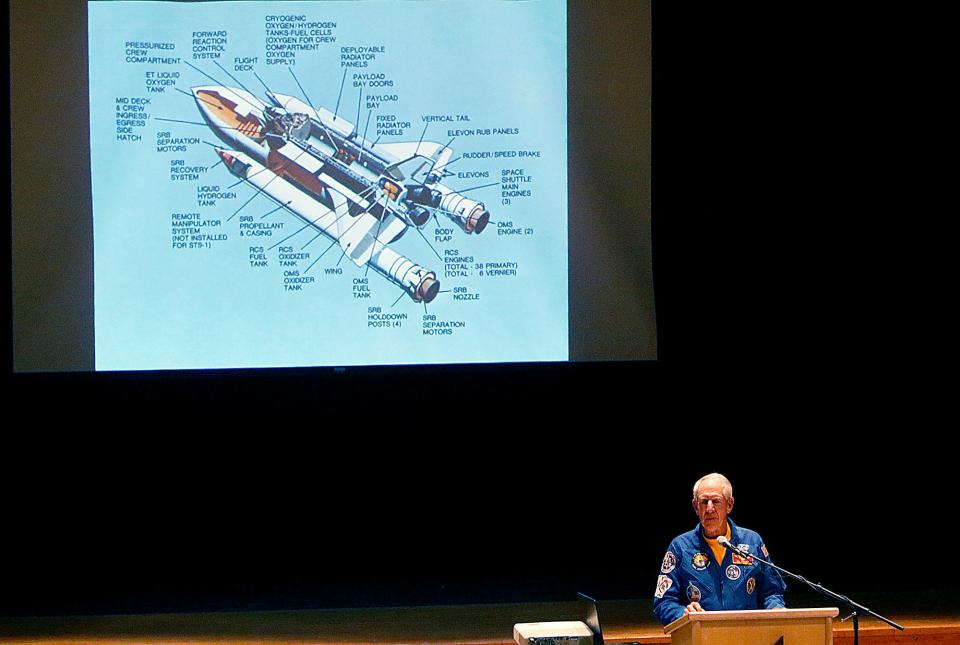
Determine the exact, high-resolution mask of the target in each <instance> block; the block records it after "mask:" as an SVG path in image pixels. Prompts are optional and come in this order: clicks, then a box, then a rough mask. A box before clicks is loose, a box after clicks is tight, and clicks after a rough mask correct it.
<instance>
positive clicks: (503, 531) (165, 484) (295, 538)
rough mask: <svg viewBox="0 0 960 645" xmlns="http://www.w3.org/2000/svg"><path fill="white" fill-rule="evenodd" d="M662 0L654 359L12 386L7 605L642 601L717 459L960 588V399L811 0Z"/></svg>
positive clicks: (785, 539)
mask: <svg viewBox="0 0 960 645" xmlns="http://www.w3.org/2000/svg"><path fill="white" fill-rule="evenodd" d="M653 18H654V22H655V26H654V90H655V91H654V103H653V119H654V133H653V146H654V149H653V159H654V163H653V181H654V191H653V198H652V210H653V213H654V232H655V237H654V274H655V279H656V281H657V304H658V317H657V326H658V339H659V343H658V351H659V356H660V361H659V362H658V363H655V364H637V363H625V364H609V365H583V366H539V367H538V366H530V367H522V366H520V367H517V366H514V367H509V368H504V369H494V368H482V367H477V368H470V369H467V370H463V371H452V370H442V369H441V370H436V371H430V370H417V369H404V370H397V371H392V372H388V373H382V372H377V371H361V372H359V373H350V372H348V373H347V374H329V373H326V372H324V373H317V372H313V371H309V370H306V371H298V370H294V371H284V372H272V371H262V372H256V373H243V374H234V373H221V374H215V375H182V374H141V375H100V376H97V377H94V376H91V375H72V376H64V377H62V378H61V377H52V376H46V377H37V378H18V379H15V380H14V382H13V383H12V386H11V387H10V388H7V391H8V392H12V395H11V397H10V399H9V400H10V401H11V403H8V405H9V406H10V409H11V418H12V419H15V420H16V424H15V429H14V430H13V431H12V432H13V433H14V435H15V436H16V437H18V438H25V439H27V440H29V441H32V442H33V445H31V446H27V447H19V446H17V447H14V446H11V447H10V448H9V449H7V450H5V451H4V455H5V461H6V462H7V465H5V467H4V469H3V477H4V480H3V488H2V490H3V498H2V499H3V508H4V514H3V517H4V523H3V526H2V532H3V536H2V538H0V540H2V541H0V544H2V548H3V554H4V562H5V564H4V570H3V580H4V582H3V585H2V589H0V600H2V602H0V609H2V612H3V613H5V614H24V613H38V612H39V613H73V612H98V613H102V612H123V611H160V610H170V609H172V610H181V611H182V610H194V609H202V608H245V607H256V608H272V607H289V606H337V605H340V606H352V605H361V604H409V603H440V602H495V601H507V600H511V601H513V600H534V599H549V598H558V599H568V598H570V596H571V593H572V591H573V590H582V591H586V592H592V593H593V594H594V595H596V596H599V597H601V598H603V597H647V596H649V595H650V594H651V593H652V591H653V585H654V582H655V579H656V574H657V570H658V567H659V564H660V561H661V558H662V555H663V551H664V549H665V547H666V545H667V543H668V542H669V540H670V539H671V538H672V537H673V536H674V535H676V534H677V533H680V532H682V531H685V530H688V529H689V528H691V527H692V526H693V524H694V522H695V518H694V515H693V513H692V510H691V509H690V507H689V502H688V500H689V496H690V495H689V492H690V487H691V485H692V484H693V482H694V481H695V480H696V478H697V477H699V476H700V475H702V474H703V473H705V472H708V471H713V470H719V471H721V472H724V473H726V474H727V475H728V476H730V478H731V479H732V480H733V483H734V486H735V493H736V497H737V508H736V510H735V512H734V515H733V517H734V519H735V521H738V522H740V523H742V524H743V525H745V526H748V527H750V528H753V529H755V530H758V531H759V532H761V534H762V535H763V536H764V537H765V539H766V540H767V543H768V545H769V546H770V549H771V553H772V555H773V557H774V558H775V559H776V561H778V562H779V563H780V564H782V565H784V566H786V567H787V568H788V569H791V570H794V571H796V572H798V573H802V574H804V575H806V576H808V577H809V578H811V579H813V580H817V581H821V582H823V583H824V584H825V585H827V586H829V587H831V588H834V589H836V590H838V591H846V592H851V593H852V592H855V591H858V590H866V589H870V590H905V589H919V588H937V589H947V588H952V587H955V586H956V583H955V581H954V580H952V579H951V578H950V577H949V576H946V575H944V574H942V573H941V567H939V566H930V565H927V564H919V563H920V562H926V561H928V560H930V559H931V558H932V559H934V560H935V561H936V560H937V559H938V558H942V559H943V561H944V562H946V561H948V560H949V558H950V553H949V550H946V551H934V552H930V547H929V546H928V544H929V543H931V542H933V541H934V540H936V539H937V538H938V537H939V536H940V535H941V534H944V533H945V532H946V531H947V530H949V529H948V526H950V525H951V524H952V521H951V520H952V515H951V513H950V511H951V507H950V505H949V495H950V492H951V489H950V485H951V481H950V479H951V475H952V470H951V469H952V463H951V455H950V449H949V448H948V446H947V444H946V443H945V440H944V439H942V438H941V436H940V430H941V429H942V428H943V427H944V425H943V421H942V420H941V419H942V416H941V415H940V414H938V411H940V410H942V408H943V407H944V402H945V401H949V400H950V399H951V397H950V396H949V394H950V392H949V390H948V388H947V381H941V380H939V379H938V378H937V377H936V376H935V375H934V373H933V372H932V371H931V370H930V369H928V368H926V367H925V366H923V365H922V364H920V363H917V362H914V360H913V358H912V357H911V355H910V351H909V349H910V345H911V342H912V341H913V340H914V339H913V337H912V336H911V334H912V333H913V332H911V331H910V329H909V328H907V327H900V326H898V325H897V324H896V322H897V312H896V307H895V303H894V304H891V302H890V300H889V299H886V298H882V297H881V296H882V295H883V294H882V289H881V285H879V284H877V282H876V281H875V280H873V279H871V278H870V276H876V275H878V274H882V272H883V271H887V270H889V269H888V268H886V267H887V265H886V264H884V263H883V262H878V258H877V256H876V254H875V252H874V251H872V250H871V249H870V248H869V247H867V246H865V245H864V244H863V238H862V236H861V235H860V233H861V231H862V223H861V221H860V219H859V218H858V217H857V214H856V213H857V211H856V209H855V208H852V207H851V196H850V195H849V194H848V193H846V192H845V191H844V186H843V182H842V181H841V180H840V178H841V177H849V176H850V173H854V174H856V171H855V170H853V168H855V164H851V165H850V166H847V167H844V168H843V169H842V170H843V172H842V173H841V172H840V170H841V169H840V168H838V167H837V164H836V161H835V156H834V154H833V151H834V150H835V146H834V144H835V143H836V141H839V140H841V139H842V137H841V135H842V134H843V132H842V130H841V128H840V127H839V126H838V125H837V123H836V122H835V121H834V120H833V119H832V118H831V115H830V114H823V113H820V112H818V111H816V110H810V109H808V107H810V106H811V105H812V104H820V103H822V99H823V98H824V96H823V92H824V91H825V90H824V89H823V88H822V86H821V85H820V83H819V81H814V80H811V77H816V76H818V73H819V72H826V71H828V70H829V69H830V65H828V64H827V61H824V60H821V59H818V57H817V56H816V55H811V56H805V57H804V58H803V61H802V65H798V61H797V60H796V55H795V54H794V52H796V51H801V50H802V51H806V52H809V51H810V47H809V39H808V38H799V37H798V36H797V32H799V31H803V29H802V27H803V26H811V22H812V21H813V18H811V17H809V16H807V17H804V16H790V17H789V19H790V20H789V21H787V20H786V18H788V17H786V16H772V15H757V14H749V15H748V12H747V11H745V10H743V11H741V13H740V14H739V15H738V14H737V10H731V9H729V8H726V7H725V8H724V9H723V10H722V11H720V10H713V11H708V12H705V13H704V12H703V10H698V13H697V15H684V14H683V11H682V10H680V9H677V8H670V7H666V6H664V3H657V4H656V6H655V7H654V10H653ZM788 24H789V25H792V27H791V26H788ZM597 47H598V50H599V52H600V53H601V54H605V55H614V53H615V52H616V51H617V47H618V45H617V41H615V40H610V41H601V42H598V43H597ZM801 48H802V49H801ZM809 66H812V70H813V71H811V67H809ZM831 96H832V94H831ZM884 303H886V304H884ZM8 432H10V431H8ZM941 500H947V503H944V502H943V501H941Z"/></svg>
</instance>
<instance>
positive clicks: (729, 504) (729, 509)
mask: <svg viewBox="0 0 960 645" xmlns="http://www.w3.org/2000/svg"><path fill="white" fill-rule="evenodd" d="M732 512H733V498H732V497H731V498H730V499H728V500H727V515H729V514H730V513H732Z"/></svg>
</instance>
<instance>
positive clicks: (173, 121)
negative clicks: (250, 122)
mask: <svg viewBox="0 0 960 645" xmlns="http://www.w3.org/2000/svg"><path fill="white" fill-rule="evenodd" d="M152 118H153V120H154V121H166V122H167V123H186V124H187V125H202V126H203V127H205V128H209V127H210V124H209V123H199V122H197V121H183V120H182V119H164V118H163V117H159V116H155V117H152ZM223 129H224V130H237V131H238V132H239V129H238V128H231V127H228V126H223Z"/></svg>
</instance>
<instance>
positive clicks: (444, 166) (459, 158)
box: [434, 155, 463, 176]
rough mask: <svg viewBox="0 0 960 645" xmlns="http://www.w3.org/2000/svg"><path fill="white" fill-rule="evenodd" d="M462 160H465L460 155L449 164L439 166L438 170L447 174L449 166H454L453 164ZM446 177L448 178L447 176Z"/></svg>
mask: <svg viewBox="0 0 960 645" xmlns="http://www.w3.org/2000/svg"><path fill="white" fill-rule="evenodd" d="M461 159H463V155H460V156H459V157H456V158H454V159H451V160H450V161H448V162H447V163H445V164H443V165H442V166H437V168H439V169H440V172H442V173H446V172H447V166H449V165H450V164H452V163H454V162H456V161H460V160H461ZM437 168H434V171H436V170H437ZM445 176H446V175H445Z"/></svg>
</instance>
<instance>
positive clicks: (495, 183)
mask: <svg viewBox="0 0 960 645" xmlns="http://www.w3.org/2000/svg"><path fill="white" fill-rule="evenodd" d="M499 185H500V182H499V181H495V182H493V183H492V184H484V185H483V186H474V187H473V188H465V189H463V190H456V191H454V192H456V193H469V192H470V191H471V190H480V189H481V188H490V186H499Z"/></svg>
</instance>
